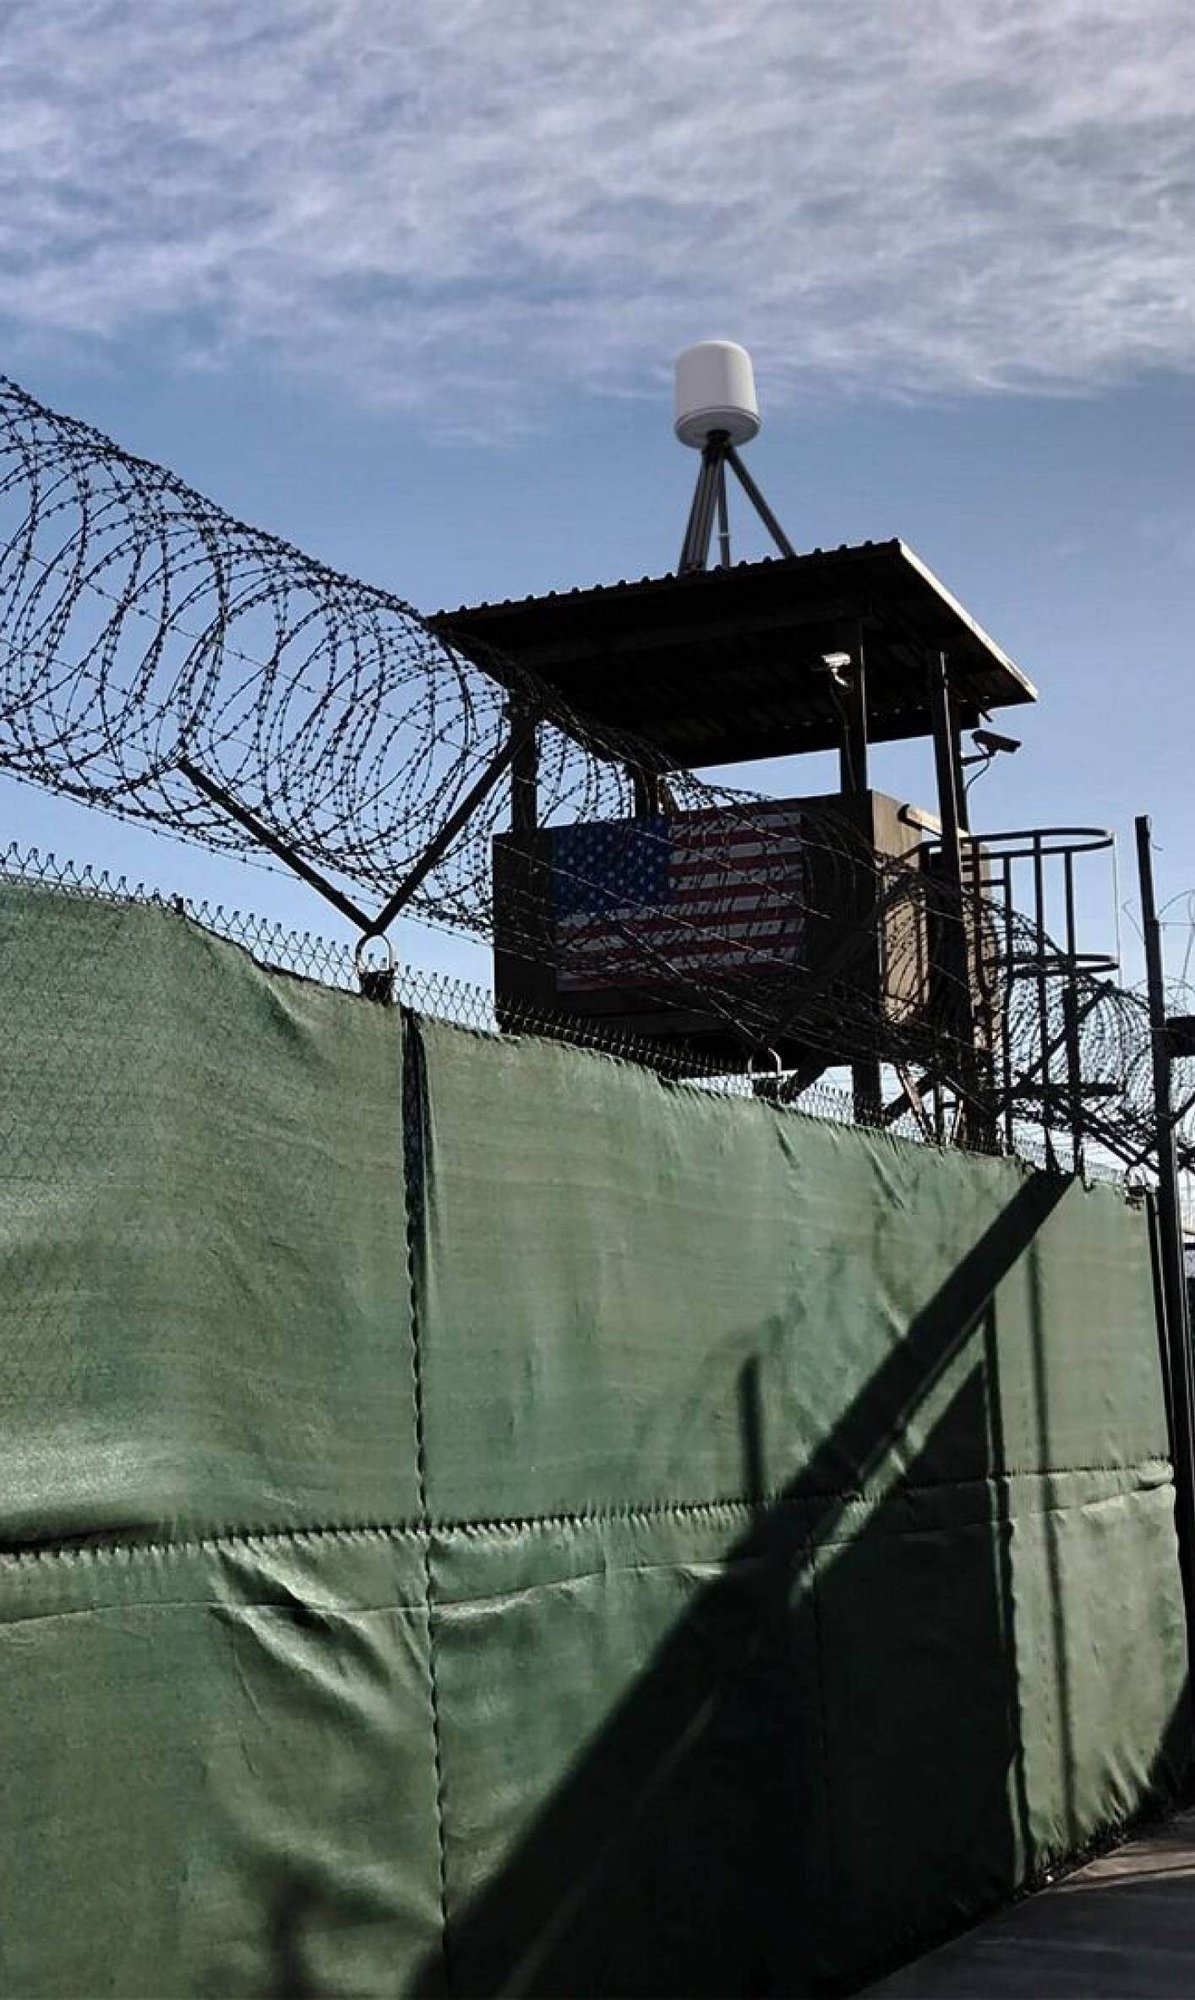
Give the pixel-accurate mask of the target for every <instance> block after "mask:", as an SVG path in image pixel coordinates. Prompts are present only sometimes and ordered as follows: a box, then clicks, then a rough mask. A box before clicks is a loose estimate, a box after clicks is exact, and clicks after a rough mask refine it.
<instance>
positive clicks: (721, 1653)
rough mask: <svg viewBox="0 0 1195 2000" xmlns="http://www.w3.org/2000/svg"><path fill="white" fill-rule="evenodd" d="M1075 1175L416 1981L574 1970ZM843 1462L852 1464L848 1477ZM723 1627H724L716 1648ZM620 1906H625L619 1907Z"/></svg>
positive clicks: (773, 1523) (849, 1424) (816, 1478)
mask: <svg viewBox="0 0 1195 2000" xmlns="http://www.w3.org/2000/svg"><path fill="white" fill-rule="evenodd" d="M1071 1185H1072V1183H1071V1181H1070V1180H1069V1179H1067V1178H1065V1177H1062V1176H1054V1175H1048V1174H1035V1175H1033V1176H1031V1177H1030V1178H1028V1179H1026V1180H1025V1181H1024V1182H1023V1183H1022V1185H1021V1186H1020V1188H1019V1189H1018V1190H1017V1192H1016V1194H1015V1195H1014V1196H1013V1198H1012V1200H1011V1201H1010V1202H1009V1203H1008V1204H1007V1205H1006V1207H1005V1208H1004V1209H1003V1210H1002V1211H1001V1213H1000V1214H999V1216H998V1217H997V1218H996V1219H995V1220H994V1221H993V1222H992V1223H991V1225H990V1226H989V1227H988V1229H987V1230H986V1231H985V1233H984V1234H983V1236H982V1237H981V1238H980V1239H979V1240H978V1242H976V1243H975V1244H974V1245H973V1246H972V1247H971V1248H970V1249H969V1250H968V1251H967V1252H966V1253H965V1254H964V1255H963V1256H962V1257H961V1258H960V1259H959V1262H958V1264H957V1266H956V1267H955V1269H954V1270H953V1271H952V1272H951V1274H950V1276H949V1277H948V1278H947V1280H946V1281H945V1283H944V1284H943V1285H942V1286H941V1287H940V1288H939V1290H938V1292H937V1293H936V1294H935V1295H934V1297H933V1298H932V1299H931V1300H930V1301H929V1302H928V1303H927V1304H926V1305H925V1306H924V1307H923V1308H922V1310H921V1311H920V1312H919V1313H918V1314H917V1316H916V1318H915V1319H914V1320H913V1321H912V1322H911V1324H910V1326H909V1328H908V1331H907V1333H906V1335H905V1337H904V1339H903V1340H902V1341H901V1343H900V1345H899V1346H898V1347H897V1348H896V1349H895V1350H894V1351H893V1352H892V1354H891V1355H890V1356H889V1357H888V1358H887V1360H886V1361H885V1362H884V1363H883V1364H882V1365H881V1366H880V1367H879V1368H878V1369H877V1370H876V1371H875V1373H874V1374H873V1375H872V1376H871V1377H870V1379H869V1380H868V1382H867V1383H866V1384H865V1385H864V1387H863V1388H862V1390H861V1391H860V1392H859V1394H858V1395H857V1396H856V1397H855V1399H854V1400H853V1402H852V1403H851V1404H850V1405H849V1407H848V1408H847V1409H846V1411H845V1412H844V1413H843V1415H842V1417H841V1418H840V1419H839V1421H838V1423H837V1424H836V1425H835V1426H834V1428H833V1430H832V1431H831V1432H830V1433H829V1434H828V1435H827V1437H826V1438H825V1439H824V1440H823V1442H822V1443H821V1444H820V1445H819V1446H818V1448H817V1449H816V1450H815V1451H814V1452H813V1453H812V1455H811V1457H810V1458H809V1460H808V1462H807V1463H806V1465H805V1466H804V1467H803V1468H802V1469H801V1471H800V1472H798V1473H797V1474H796V1476H795V1477H794V1478H793V1479H792V1480H791V1481H790V1482H789V1484H788V1485H787V1486H786V1487H785V1488H784V1490H783V1492H782V1493H780V1494H779V1495H777V1496H775V1497H774V1498H773V1499H771V1500H770V1501H769V1502H767V1503H766V1508H765V1511H764V1512H763V1513H762V1515H761V1518H760V1519H759V1520H757V1521H756V1522H755V1523H754V1524H753V1525H752V1527H751V1528H750V1529H749V1530H748V1532H747V1533H746V1534H745V1535H744V1536H742V1537H741V1538H740V1540H739V1541H738V1542H737V1543H736V1544H735V1545H734V1546H733V1547H732V1549H731V1550H730V1551H729V1552H728V1554H727V1555H726V1557H725V1558H724V1561H725V1563H726V1565H727V1573H726V1574H725V1575H723V1576H721V1577H719V1578H718V1580H717V1581H716V1582H715V1583H713V1584H711V1585H710V1586H709V1587H708V1588H707V1589H706V1590H704V1591H703V1592H702V1593H701V1594H700V1596H699V1597H698V1599H697V1600H696V1601H695V1603H694V1604H693V1605H692V1606H691V1607H690V1609H689V1610H688V1611H687V1612H686V1614H685V1616H684V1617H683V1618H682V1619H681V1620H680V1621H679V1622H678V1624H677V1625H676V1626H674V1627H673V1629H672V1630H671V1632H670V1633H669V1634H668V1636H667V1637H666V1639H665V1640H664V1642H663V1644H662V1646H661V1647H660V1648H659V1650H658V1651H657V1652H656V1653H655V1655H654V1656H653V1657H652V1658H651V1660H650V1663H649V1664H648V1665H647V1666H646V1667H645V1671H644V1673H643V1674H642V1675H641V1676H640V1678H639V1679H638V1680H637V1681H636V1682H635V1684H634V1686H633V1687H632V1688H631V1689H630V1691H629V1693H628V1694H627V1695H626V1696H625V1697H624V1699H623V1700H622V1701H621V1703H620V1704H619V1705H618V1707H617V1708H616V1709H615V1710H614V1712H613V1713H612V1714H611V1715H610V1717H609V1718H608V1719H607V1721H606V1723H605V1725H604V1727H603V1729H602V1733H601V1735H600V1737H599V1738H598V1740H597V1742H596V1743H595V1744H594V1745H593V1746H592V1747H591V1749H590V1750H589V1751H588V1752H587V1754H586V1755H585V1757H584V1760H583V1761H582V1763H581V1764H580V1765H579V1766H578V1767H577V1769H576V1770H575V1771H574V1772H573V1773H572V1774H571V1775H570V1776H569V1777H568V1778H567V1779H566V1780H565V1782H564V1783H563V1784H562V1785H561V1786H560V1787H559V1788H558V1789H557V1791H556V1792H555V1794H554V1795H553V1797H552V1798H551V1800H550V1801H549V1802H548V1804H547V1805H546V1806H545V1807H544V1809H543V1810H542V1811H541V1813H540V1815H539V1817H538V1819H537V1820H536V1823H535V1825H534V1826H533V1827H532V1828H531V1830H530V1832H529V1833H528V1834H527V1835H525V1837H524V1838H523V1840H522V1841H521V1843H520V1845H519V1847H518V1848H517V1850H516V1851H515V1852H514V1853H513V1854H512V1855H511V1856H510V1857H509V1858H508V1859H507V1861H506V1862H505V1863H504V1865H503V1866H502V1868H501V1869H500V1871H499V1873H498V1874H497V1876H496V1877H495V1879H494V1880H493V1881H492V1882H491V1883H490V1885H489V1886H488V1887H487V1888H486V1890H485V1891H484V1892H483V1893H482V1894H481V1895H480V1896H479V1897H477V1898H475V1899H474V1901H473V1902H472V1903H471V1904H470V1905H468V1907H467V1908H466V1909H465V1910H464V1911H462V1912H460V1913H459V1914H457V1915H455V1916H453V1917H451V1918H450V1920H449V1926H448V1938H447V1943H446V1950H445V1953H444V1956H443V1957H441V1954H440V1952H439V1950H437V1951H436V1952H435V1953H434V1954H429V1956H428V1958H427V1959H426V1960H425V1961H424V1963H423V1965H422V1966H421V1967H420V1969H419V1972H418V1974H417V1976H416V1979H415V1982H414V1984H413V1986H412V1987H411V1989H410V1991H411V1992H413V1993H414V1994H416V1995H433V1994H443V1993H444V1991H445V1976H446V1975H445V1966H447V1979H448V1982H449V1985H448V1990H449V1991H451V1992H452V1993H455V1994H466V1993H470V1994H491V1993H545V1994H547V1993H551V1992H559V1991H560V1990H561V1989H560V1986H559V1983H555V1984H544V1983H542V1982H543V1981H545V1980H551V1979H552V1974H553V1966H552V1959H553V1953H554V1952H555V1951H556V1950H557V1948H558V1947H559V1946H560V1944H561V1942H562V1940H563V1939H564V1938H565V1936H566V1934H567V1932H568V1929H569V1926H570V1925H571V1924H572V1923H573V1922H574V1920H575V1919H576V1918H577V1916H578V1914H579V1913H580V1912H581V1911H582V1910H583V1909H584V1907H585V1906H586V1905H587V1904H590V1903H592V1901H593V1899H594V1897H595V1896H596V1895H597V1893H598V1890H599V1888H600V1884H601V1881H602V1877H603V1875H604V1873H605V1872H606V1870H607V1866H608V1864H609V1863H610V1862H611V1861H612V1860H613V1859H614V1858H615V1857H616V1856H617V1854H618V1852H619V1850H620V1848H621V1846H622V1844H623V1842H624V1840H625V1838H626V1836H627V1832H628V1829H629V1828H630V1827H631V1826H632V1824H633V1823H634V1821H635V1819H636V1818H637V1817H641V1816H642V1814H643V1813H644V1811H645V1809H646V1808H648V1807H649V1806H650V1804H651V1802H652V1800H653V1799H654V1798H656V1797H657V1796H658V1795H659V1793H660V1792H661V1791H662V1790H663V1788H664V1787H666V1786H667V1785H668V1784H669V1783H671V1782H672V1781H673V1780H674V1779H675V1777H676V1774H677V1772H678V1770H679V1769H680V1768H681V1767H682V1766H683V1765H684V1763H685V1761H686V1760H687V1759H688V1758H689V1757H690V1756H691V1755H692V1753H693V1751H694V1749H695V1746H696V1745H697V1744H698V1743H699V1742H700V1740H701V1739H702V1737H703V1735H704V1733H705V1731H706V1729H707V1727H708V1726H709V1723H710V1720H711V1717H712V1716H713V1715H714V1713H715V1712H716V1711H717V1709H718V1707H719V1705H720V1704H721V1703H723V1702H724V1701H725V1700H726V1699H727V1698H728V1697H729V1696H730V1695H731V1694H732V1693H733V1691H734V1685H735V1682H736V1679H737V1678H738V1677H739V1676H741V1675H744V1674H750V1673H751V1672H752V1671H753V1670H754V1669H755V1668H756V1666H757V1665H758V1663H759V1661H760V1658H761V1656H762V1654H763V1653H764V1652H765V1651H766V1650H767V1649H768V1648H769V1647H771V1648H773V1649H775V1647H776V1644H777V1638H778V1636H779V1638H780V1656H781V1657H782V1656H783V1652H784V1638H783V1628H784V1626H785V1625H786V1624H787V1622H788V1620H789V1619H790V1618H791V1615H792V1612H791V1606H790V1603H789V1586H790V1582H791V1572H792V1568H793V1555H794V1546H795V1543H796V1542H798V1541H799V1550H800V1552H801V1553H805V1552H807V1551H808V1550H809V1548H810V1547H811V1545H813V1544H814V1543H816V1542H818V1541H826V1540H829V1539H830V1538H831V1537H832V1536H833V1534H834V1530H835V1528H836V1526H837V1525H838V1524H840V1523H841V1522H842V1520H843V1519H844V1516H845V1514H846V1512H847V1509H848V1507H849V1506H850V1504H851V1502H852V1500H857V1499H858V1497H859V1494H860V1490H861V1489H862V1488H863V1487H865V1486H866V1483H867V1481H868V1480H869V1478H871V1477H872V1476H873V1475H874V1474H875V1473H876V1472H877V1470H878V1469H879V1467H880V1466H881V1464H882V1463H883V1461H884V1459H885V1457H886V1455H887V1453H888V1452H889V1450H890V1448H891V1446H892V1444H893V1443H894V1442H895V1440H896V1439H897V1438H898V1437H899V1436H900V1435H901V1433H902V1431H903V1430H904V1429H905V1428H906V1426H907V1425H908V1423H909V1421H910V1419H911V1417H912V1416H913V1415H914V1414H915V1412H916V1411H917V1409H918V1407H919V1406H920V1405H921V1404H922V1403H924V1401H925V1400H926V1398H927V1397H928V1396H929V1394H930V1393H931V1391H932V1390H933V1387H934V1385H935V1383H937V1382H938V1381H939V1379H940V1378H941V1377H942V1375H943V1373H944V1371H945V1370H946V1369H947V1368H948V1366H949V1365H950V1363H951V1361H952V1360H953V1359H954V1357H955V1356H956V1355H957V1354H958V1353H959V1352H960V1351H961V1349H962V1348H963V1347H964V1346H965V1345H966V1343H967V1342H968V1340H969V1339H970V1338H971V1337H972V1335H973V1334H975V1333H976V1332H977V1331H978V1330H979V1329H980V1327H981V1322H982V1321H983V1318H984V1315H985V1312H986V1311H987V1309H988V1308H989V1306H990V1302H991V1299H992V1295H993V1293H994V1291H995V1289H996V1287H997V1286H998V1285H999V1284H1000V1282H1001V1280H1002V1279H1003V1278H1004V1277H1005V1276H1006V1275H1007V1274H1008V1273H1009V1272H1010V1271H1011V1270H1012V1269H1013V1267H1014V1266H1015V1264H1016V1263H1017V1261H1018V1260H1019V1258H1020V1257H1021V1256H1022V1255H1023V1254H1024V1252H1025V1250H1026V1249H1027V1248H1028V1246H1029V1245H1030V1244H1031V1243H1032V1242H1033V1240H1034V1238H1035V1237H1036V1235H1037V1232H1038V1231H1039V1230H1040V1229H1041V1227H1042V1225H1043V1224H1044V1223H1045V1221H1046V1220H1047V1218H1048V1217H1049V1216H1050V1214H1051V1213H1052V1212H1053V1210H1054V1209H1055V1208H1056V1207H1057V1205H1058V1203H1059V1202H1060V1201H1061V1200H1062V1198H1063V1196H1064V1195H1065V1194H1066V1192H1067V1190H1068V1188H1069V1187H1070V1186H1071ZM750 1400H751V1392H750V1390H748V1401H749V1402H750ZM748 1450H749V1465H758V1462H759V1451H758V1440H755V1441H754V1443H752V1441H751V1440H750V1439H749V1440H748ZM844 1467H845V1468H850V1472H851V1483H850V1485H849V1487H847V1486H844ZM899 1483H900V1482H899V1480H898V1482H897V1484H898V1485H899ZM798 1523H799V1529H798V1526H797V1524H798ZM745 1577H750V1578H753V1581H754V1590H753V1591H752V1590H747V1591H745V1590H744V1588H743V1581H744V1578H745ZM711 1631H716V1632H717V1633H718V1635H719V1636H718V1642H717V1645H716V1647H714V1648H711V1647H710V1634H711ZM711 1651H713V1653H714V1654H715V1656H716V1660H717V1662H718V1664H716V1665H711V1666H710V1667H709V1668H708V1671H699V1672H698V1674H697V1675H696V1676H695V1673H694V1660H695V1657H696V1658H697V1659H701V1658H702V1656H703V1655H708V1654H709V1653H710V1652H711ZM787 1678H788V1679H789V1681H790V1682H791V1676H789V1677H787ZM771 1694H772V1696H773V1697H774V1702H775V1703H778V1704H779V1707H778V1708H776V1709H775V1710H774V1712H775V1716H776V1723H775V1743H774V1746H773V1747H774V1753H775V1760H779V1761H780V1762H783V1760H784V1759H785V1758H786V1757H787V1756H788V1755H789V1750H788V1747H787V1746H786V1740H785V1739H786V1735H787V1734H788V1725H789V1723H790V1721H791V1720H792V1718H791V1717H790V1716H788V1715H786V1713H785V1705H786V1704H787V1703H789V1702H791V1700H792V1699H793V1698H794V1697H793V1694H792V1691H791V1686H789V1687H786V1686H785V1684H784V1677H783V1676H777V1677H776V1679H775V1684H774V1685H772V1686H771ZM450 1791H451V1780H450V1779H449V1794H450ZM774 1890H775V1893H776V1894H778V1895H783V1894H784V1885H783V1884H782V1883H780V1882H777V1883H776V1884H775V1885H774ZM611 1921H612V1922H613V1921H617V1915H616V1913H612V1915H611ZM761 1977H762V1979H763V1983H759V1984H755V1985H746V1986H744V1987H743V1988H742V1989H741V1990H742V1991H744V1992H747V1991H757V1992H764V1991H769V1990H789V1991H791V1990H793V1989H792V1988H791V1987H789V1988H787V1989H785V1988H773V1987H771V1986H770V1985H769V1984H768V1983H767V1976H766V1975H761ZM569 1990H570V1991H571V1990H579V1989H574V1988H572V1987H570V1989H569ZM586 1990H593V1989H586ZM599 1990H600V1989H599ZM678 1990H683V1989H678Z"/></svg>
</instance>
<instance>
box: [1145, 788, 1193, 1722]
mask: <svg viewBox="0 0 1195 2000" xmlns="http://www.w3.org/2000/svg"><path fill="white" fill-rule="evenodd" d="M1136 828H1137V870H1138V875H1139V877H1140V883H1141V923H1142V931H1143V934H1144V938H1145V974H1146V982H1147V988H1148V993H1149V1028H1150V1044H1151V1050H1152V1056H1153V1086H1154V1125H1155V1139H1156V1144H1157V1159H1158V1251H1159V1256H1160V1261H1161V1267H1162V1268H1161V1278H1162V1283H1161V1292H1162V1302H1163V1308H1164V1312H1165V1319H1166V1347H1167V1353H1168V1356H1169V1361H1170V1398H1169V1414H1170V1450H1171V1457H1172V1460H1173V1463H1174V1514H1175V1528H1176V1530H1177V1534H1178V1550H1179V1562H1180V1565H1181V1569H1182V1579H1183V1596H1184V1600H1185V1603H1186V1611H1187V1674H1188V1688H1189V1690H1190V1692H1191V1697H1192V1700H1193V1701H1195V1367H1193V1364H1192V1356H1191V1321H1190V1311H1189V1308H1188V1302H1187V1274H1186V1268H1185V1264H1184V1259H1183V1231H1182V1219H1181V1215H1180V1210H1179V1190H1178V1156H1177V1153H1176V1151H1175V1144H1174V1125H1175V1119H1174V1105H1173V1098H1172V1094H1171V1088H1170V1045H1169V1039H1168V1035H1167V1028H1166V988H1165V982H1164V973H1163V966H1162V927H1161V924H1160V923H1159V921H1158V913H1157V904H1156V900H1155V896H1154V878H1153V856H1152V854H1151V852H1150V823H1149V816H1148V814H1146V813H1142V814H1141V815H1140V817H1139V818H1138V819H1137V822H1136Z"/></svg>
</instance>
